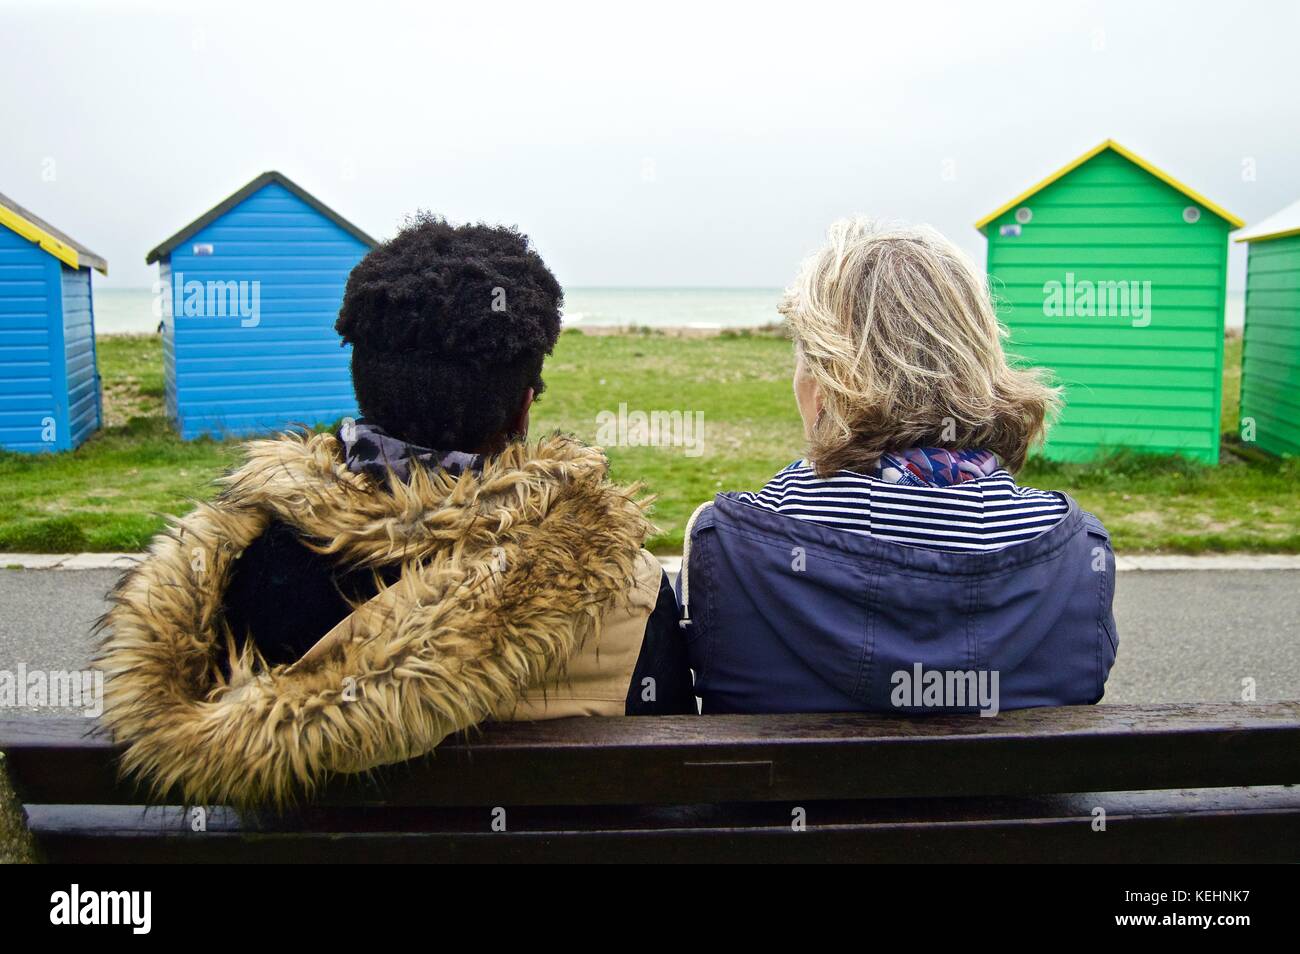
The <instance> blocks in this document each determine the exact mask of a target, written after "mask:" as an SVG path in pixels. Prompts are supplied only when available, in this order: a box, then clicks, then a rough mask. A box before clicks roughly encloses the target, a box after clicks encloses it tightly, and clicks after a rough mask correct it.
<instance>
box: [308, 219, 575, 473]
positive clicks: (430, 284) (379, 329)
mask: <svg viewBox="0 0 1300 954" xmlns="http://www.w3.org/2000/svg"><path fill="white" fill-rule="evenodd" d="M563 304H564V294H563V292H562V291H561V289H560V284H559V282H557V281H556V280H555V276H554V275H552V274H551V271H550V269H548V268H547V267H546V264H545V263H544V262H543V261H542V259H541V256H539V255H538V254H537V253H536V252H535V251H534V250H533V249H532V247H531V246H530V245H529V242H528V237H527V236H525V235H521V234H520V233H519V232H518V231H517V230H516V229H513V228H507V227H504V226H487V225H482V224H479V225H461V226H453V225H449V224H448V223H447V222H446V220H444V219H442V218H440V217H436V216H432V215H429V214H427V213H420V214H417V215H415V216H413V217H412V218H411V219H410V220H409V221H408V222H407V223H406V224H405V225H404V227H403V228H402V230H401V231H400V232H398V234H397V235H396V236H395V237H394V238H393V239H392V240H391V241H388V242H385V243H384V244H383V245H380V246H379V247H378V248H376V249H374V250H373V251H372V252H370V254H368V255H367V256H366V257H365V258H363V259H362V260H361V261H360V263H358V265H357V267H356V268H354V269H353V270H352V274H351V275H349V276H348V283H347V289H346V291H345V292H344V294H343V307H342V308H341V309H340V310H339V319H338V322H337V323H336V324H335V326H334V327H335V329H336V330H337V331H338V333H339V334H340V335H341V336H342V338H343V341H344V343H346V344H351V345H352V384H353V387H354V389H355V390H356V395H357V404H358V405H359V406H360V408H361V413H362V414H363V415H364V416H365V418H366V419H367V420H369V421H373V422H374V423H376V424H378V425H379V426H380V427H382V428H383V429H384V430H385V431H387V432H388V433H390V434H392V435H393V436H394V437H397V438H399V439H401V440H405V441H407V442H409V443H412V444H419V445H422V446H424V447H430V448H435V449H437V450H442V451H451V450H459V451H469V452H472V451H475V450H477V449H479V448H480V447H482V446H484V445H485V444H486V443H488V442H490V441H492V440H493V439H494V438H496V437H498V436H499V435H500V434H502V432H503V431H504V430H505V429H506V428H507V427H508V426H509V424H510V421H511V419H512V417H513V416H514V415H515V413H516V412H518V410H519V408H520V405H521V403H522V401H523V397H524V392H525V391H526V390H527V389H528V388H530V387H531V388H533V390H534V392H535V393H536V394H541V392H542V388H543V384H542V377H541V373H542V362H543V360H544V359H545V357H546V355H548V354H550V353H551V350H552V349H553V348H554V347H555V342H556V339H557V338H558V337H559V334H560V310H561V307H562V306H563Z"/></svg>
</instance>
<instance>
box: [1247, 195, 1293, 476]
mask: <svg viewBox="0 0 1300 954" xmlns="http://www.w3.org/2000/svg"><path fill="white" fill-rule="evenodd" d="M1237 241H1238V242H1247V243H1249V249H1250V252H1249V255H1248V258H1247V261H1246V326H1245V331H1244V335H1245V338H1244V341H1243V342H1242V349H1241V436H1242V440H1244V441H1246V442H1247V443H1250V442H1253V443H1254V445H1255V446H1256V447H1258V448H1260V449H1261V450H1266V451H1268V452H1269V453H1271V454H1277V455H1279V456H1280V455H1283V454H1300V202H1295V203H1293V204H1292V205H1289V206H1287V207H1286V208H1285V209H1283V210H1282V211H1281V212H1278V213H1277V214H1276V215H1271V216H1269V217H1268V218H1267V219H1264V221H1262V222H1260V223H1259V224H1258V225H1253V226H1251V227H1250V228H1249V229H1247V230H1246V231H1245V232H1243V233H1241V235H1239V236H1237Z"/></svg>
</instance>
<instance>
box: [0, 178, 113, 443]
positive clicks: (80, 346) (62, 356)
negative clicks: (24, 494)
mask: <svg viewBox="0 0 1300 954" xmlns="http://www.w3.org/2000/svg"><path fill="white" fill-rule="evenodd" d="M0 226H3V227H0V447H3V448H4V449H5V450H11V451H26V452H30V453H35V452H38V451H63V450H71V449H72V448H74V447H76V446H77V445H78V444H80V443H81V442H82V441H84V440H85V439H86V438H87V437H89V436H90V435H91V434H93V433H94V432H95V431H96V430H98V429H99V425H100V420H101V416H102V413H101V412H102V409H101V406H100V394H99V372H98V370H97V368H96V367H95V309H94V306H93V304H92V300H91V291H90V272H91V269H94V270H95V271H98V272H99V273H101V274H103V275H107V274H108V263H107V262H106V261H104V259H103V258H101V257H100V256H98V255H96V254H95V253H94V252H92V251H91V250H90V249H88V248H86V247H85V246H84V245H82V244H81V243H80V242H77V241H76V240H74V239H72V238H70V237H68V236H67V235H65V234H64V233H62V232H60V231H59V230H58V229H56V228H55V227H54V226H52V225H50V224H49V223H48V222H45V221H43V220H42V219H40V218H38V217H37V216H35V215H33V214H32V213H31V212H28V211H27V210H26V209H24V208H23V207H22V206H20V205H19V204H18V203H16V202H14V201H13V200H11V199H9V198H7V197H5V196H3V195H0Z"/></svg>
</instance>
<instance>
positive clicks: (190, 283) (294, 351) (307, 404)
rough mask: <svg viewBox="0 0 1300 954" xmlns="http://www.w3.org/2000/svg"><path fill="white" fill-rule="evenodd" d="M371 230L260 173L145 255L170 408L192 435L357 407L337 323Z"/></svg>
mask: <svg viewBox="0 0 1300 954" xmlns="http://www.w3.org/2000/svg"><path fill="white" fill-rule="evenodd" d="M375 244H376V243H375V240H374V239H372V238H371V237H370V236H369V235H367V234H366V233H365V232H363V231H361V229H359V228H357V227H356V226H355V225H353V224H352V223H351V222H349V221H348V220H347V219H345V218H343V217H342V216H341V215H339V214H338V213H337V212H335V211H334V210H332V209H330V208H329V207H328V206H326V205H325V204H324V203H322V202H321V201H320V200H319V199H317V198H315V197H314V196H312V195H311V194H310V193H308V192H307V191H306V190H304V189H303V188H302V187H300V186H298V185H297V184H296V183H294V182H293V181H291V180H290V179H289V178H288V177H286V176H283V175H281V174H280V173H278V172H264V173H263V174H262V175H260V176H258V177H257V178H256V179H254V180H253V181H252V182H250V183H248V185H246V186H244V187H243V188H242V189H240V190H239V191H238V192H236V193H235V194H234V195H232V196H230V197H229V198H228V199H226V200H225V201H223V202H221V203H220V204H219V205H217V206H215V207H214V208H212V209H210V210H209V211H207V212H205V213H204V214H203V215H201V216H199V217H198V218H197V219H195V220H194V221H193V222H191V223H190V224H189V225H187V226H185V227H184V228H183V229H181V230H180V231H179V232H177V233H176V234H175V235H173V236H172V237H171V238H169V239H167V240H166V241H165V242H163V243H162V244H161V245H159V246H158V247H157V248H155V249H154V250H153V251H151V252H150V253H149V254H148V255H147V256H146V258H145V261H146V263H147V264H150V265H152V264H153V263H154V262H157V263H158V267H159V278H160V281H159V283H158V285H157V286H156V287H155V292H156V293H157V294H158V295H159V298H160V301H161V302H162V308H161V312H162V315H161V317H162V321H163V365H164V369H163V371H164V374H163V377H164V391H165V394H166V401H167V413H168V415H169V416H170V417H171V419H172V421H173V422H174V423H175V425H176V427H177V429H178V430H179V431H180V434H181V437H183V438H185V439H186V440H190V439H193V438H195V437H199V436H200V435H203V434H211V435H213V436H216V437H223V436H227V435H243V434H253V433H258V432H266V431H274V430H278V429H282V428H285V427H287V426H289V425H290V424H295V423H301V424H307V425H315V424H320V423H328V422H331V421H334V420H337V419H338V418H340V417H342V416H344V415H351V414H356V399H355V397H354V396H353V393H352V381H351V378H350V376H349V373H348V361H349V357H350V354H351V349H349V348H343V347H340V340H339V336H338V334H337V333H336V332H335V331H334V322H335V320H336V319H337V318H338V311H339V305H340V304H341V303H342V301H343V289H344V286H345V285H346V283H347V277H348V273H349V272H350V271H352V268H353V266H355V265H356V264H357V262H358V261H360V260H361V258H362V256H364V255H365V254H366V252H368V251H369V250H370V249H371V248H373V247H374V246H375Z"/></svg>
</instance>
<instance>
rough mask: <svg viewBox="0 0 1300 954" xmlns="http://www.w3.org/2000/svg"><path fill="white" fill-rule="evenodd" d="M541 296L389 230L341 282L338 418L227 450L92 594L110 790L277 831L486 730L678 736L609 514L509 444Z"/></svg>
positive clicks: (642, 526) (447, 231) (655, 608)
mask: <svg viewBox="0 0 1300 954" xmlns="http://www.w3.org/2000/svg"><path fill="white" fill-rule="evenodd" d="M562 304H563V295H562V292H561V289H560V285H559V283H558V282H557V281H556V280H555V277H554V276H553V275H552V274H551V272H550V270H549V269H548V268H547V267H546V265H545V264H544V263H543V262H542V259H541V258H540V256H538V254H537V253H536V252H535V251H534V250H533V249H532V248H531V247H530V245H529V242H528V239H527V238H526V237H525V236H523V235H521V234H519V233H518V232H517V231H515V230H513V229H509V228H500V227H489V226H486V225H465V226H459V227H455V226H452V225H449V224H448V223H447V222H445V221H444V220H442V219H439V218H435V217H431V216H428V215H419V216H416V217H415V218H413V219H412V220H411V221H410V222H409V223H408V224H407V225H406V226H405V227H404V228H403V229H402V230H401V232H400V233H399V234H398V235H397V236H396V237H395V238H393V239H392V240H391V241H389V242H387V243H385V244H383V245H381V246H379V247H378V248H376V249H374V250H373V251H372V252H371V253H370V254H369V255H367V256H366V257H365V258H364V259H363V260H362V261H361V262H360V264H358V265H357V267H356V268H355V269H354V270H353V271H352V273H351V275H350V276H349V278H348V282H347V289H346V292H345V294H344V298H343V305H342V308H341V310H340V313H339V319H338V323H337V325H336V327H337V330H338V332H339V334H340V335H341V336H342V339H343V341H344V342H345V343H347V344H351V346H352V379H353V385H354V387H355V391H356V397H357V404H358V406H359V407H360V409H361V411H362V415H363V416H362V417H361V418H360V419H359V420H357V421H349V420H345V421H344V422H343V426H342V427H340V428H339V430H338V431H337V432H336V433H334V434H286V435H281V436H280V437H278V438H275V439H273V440H260V441H253V442H251V443H249V444H248V445H247V459H246V462H245V463H244V464H243V465H242V466H241V467H239V468H238V469H237V470H235V471H234V472H233V473H231V474H230V475H229V476H227V477H226V478H224V479H223V490H222V492H221V494H220V495H219V496H218V498H217V499H216V500H215V501H214V502H213V503H212V504H210V505H201V506H200V507H198V508H197V509H196V510H195V511H194V512H193V513H191V514H190V515H189V516H187V517H185V518H183V519H180V520H179V521H177V522H176V523H175V524H174V525H173V526H172V527H170V528H169V530H168V531H167V532H166V533H164V534H163V535H161V536H160V537H159V538H158V539H157V540H155V541H154V544H153V546H152V548H151V550H150V553H149V555H148V557H147V558H146V559H145V560H144V561H143V562H142V564H141V565H140V566H138V567H137V568H135V569H134V570H132V571H131V572H130V573H128V574H127V575H126V576H125V577H124V578H123V580H122V581H121V582H120V583H119V584H118V586H117V588H116V589H115V591H114V594H113V600H114V605H113V607H112V609H111V610H110V611H109V613H108V614H107V616H106V617H105V620H104V626H105V629H106V636H105V638H104V640H103V643H102V646H101V649H100V657H99V659H100V665H101V666H102V667H103V668H104V669H105V670H106V672H107V676H108V683H107V689H106V694H105V696H106V698H105V721H106V723H107V725H108V727H109V728H110V729H111V730H112V732H113V733H114V735H115V736H116V737H117V738H118V739H119V740H120V741H124V742H126V743H128V747H127V750H126V754H125V756H124V768H125V769H126V770H127V771H128V772H130V773H133V774H135V775H136V776H138V777H140V778H142V779H143V780H144V781H145V782H146V783H147V784H149V785H150V786H152V788H153V789H154V791H155V792H157V793H159V794H162V793H166V792H175V793H179V794H181V795H183V796H184V797H185V798H186V799H187V802H186V803H187V804H212V803H227V804H236V805H249V804H258V803H265V802H270V803H274V804H285V803H288V802H292V801H294V800H296V799H297V798H299V797H301V796H305V795H308V794H310V792H311V791H312V790H313V789H314V788H316V787H317V786H318V785H319V784H320V783H321V782H323V781H324V780H325V779H326V778H327V777H328V776H329V775H331V774H333V773H337V772H357V771H365V770H367V769H370V768H373V767H374V766H377V765H381V764H384V763H388V762H396V761H400V760H404V759H408V758H412V757H414V756H417V755H421V754H423V753H426V752H428V751H429V750H430V749H432V748H434V747H435V746H436V745H437V744H438V743H439V742H440V741H442V739H443V738H445V737H446V736H447V735H449V734H452V733H455V732H459V731H463V730H466V729H469V728H470V727H472V726H474V725H476V724H478V723H480V722H483V721H486V720H492V719H552V718H559V717H563V716H574V715H624V714H627V715H636V714H669V713H683V714H685V713H691V714H693V713H695V711H696V706H695V699H694V692H693V689H692V685H691V676H690V670H689V668H688V666H687V661H686V652H685V647H684V645H683V643H682V640H681V636H680V631H679V629H678V627H677V615H676V603H675V600H674V597H673V594H672V591H671V589H670V588H669V586H668V582H667V579H666V577H665V576H664V573H663V571H662V569H661V568H660V566H659V564H658V562H657V561H656V560H655V559H654V558H653V557H652V556H651V555H650V554H649V553H647V552H646V551H645V550H644V549H643V547H642V545H643V543H644V540H645V537H646V535H647V534H648V532H649V531H650V524H649V522H648V520H647V519H646V516H645V513H644V501H640V500H638V499H637V497H636V495H635V490H634V488H627V487H619V486H616V485H615V484H613V483H611V482H610V481H609V479H608V477H607V469H608V465H607V462H606V460H605V457H604V455H603V454H602V453H601V452H600V450H599V449H597V448H591V447H586V446H584V445H582V444H580V443H578V442H577V441H576V440H573V439H570V438H567V437H564V436H560V435H554V436H549V437H545V438H543V439H541V440H540V441H537V442H533V443H529V442H528V441H527V440H526V435H527V432H528V415H529V408H530V407H531V405H532V403H533V401H534V400H535V399H536V398H537V396H538V395H540V394H541V393H542V390H543V382H542V376H541V372H542V363H543V361H544V359H545V357H546V356H547V355H548V354H550V353H551V350H552V349H553V348H554V346H555V342H556V339H557V337H558V335H559V332H560V310H561V306H562Z"/></svg>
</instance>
